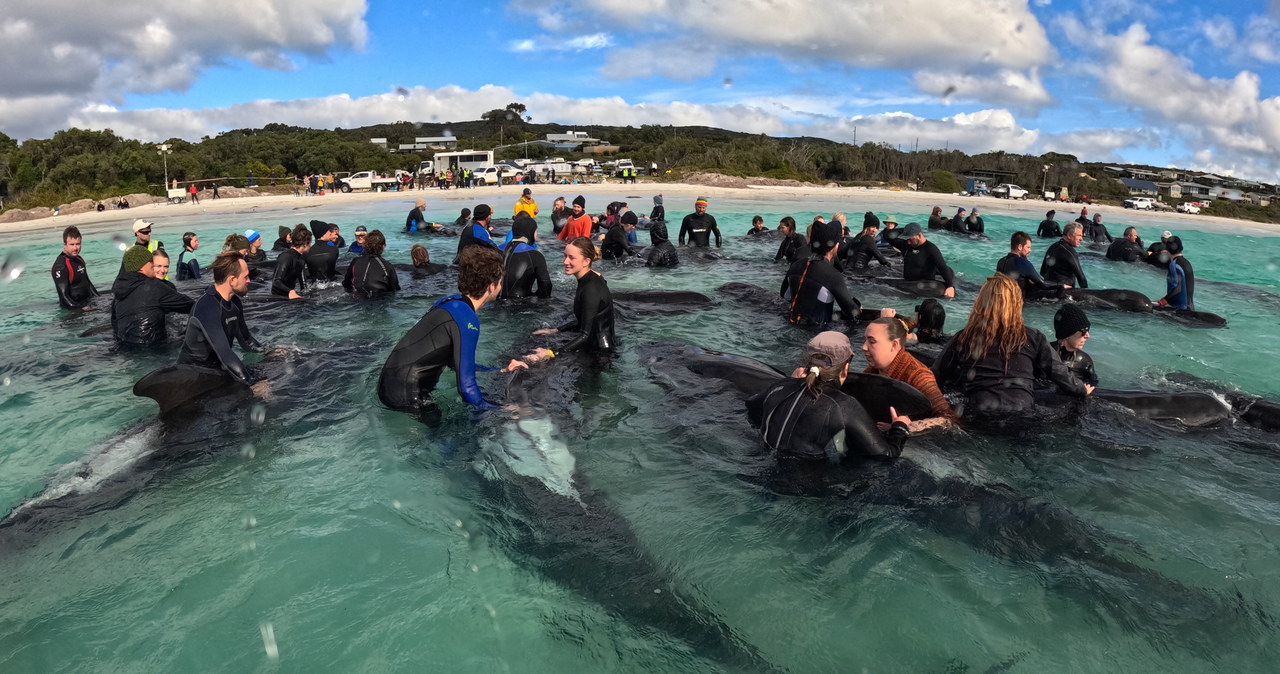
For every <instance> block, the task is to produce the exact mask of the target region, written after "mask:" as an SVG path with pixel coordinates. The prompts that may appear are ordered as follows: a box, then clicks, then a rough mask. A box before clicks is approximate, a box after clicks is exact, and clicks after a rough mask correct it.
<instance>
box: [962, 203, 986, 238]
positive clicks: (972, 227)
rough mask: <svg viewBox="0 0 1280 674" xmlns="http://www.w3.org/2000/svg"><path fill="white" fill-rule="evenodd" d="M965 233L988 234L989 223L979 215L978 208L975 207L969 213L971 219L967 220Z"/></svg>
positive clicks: (965, 221)
mask: <svg viewBox="0 0 1280 674" xmlns="http://www.w3.org/2000/svg"><path fill="white" fill-rule="evenodd" d="M964 231H966V232H968V233H969V234H986V232H987V223H986V221H985V220H983V219H982V216H981V215H978V209H977V207H974V209H973V210H972V211H970V212H969V217H967V218H965V220H964Z"/></svg>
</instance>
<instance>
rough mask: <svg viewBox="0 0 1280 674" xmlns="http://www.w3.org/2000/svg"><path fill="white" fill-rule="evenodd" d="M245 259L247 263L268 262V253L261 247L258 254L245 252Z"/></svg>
mask: <svg viewBox="0 0 1280 674" xmlns="http://www.w3.org/2000/svg"><path fill="white" fill-rule="evenodd" d="M250 250H252V249H250ZM244 259H245V262H266V261H267V251H265V250H263V249H262V248H261V247H259V248H258V252H256V253H253V252H250V251H249V250H246V251H245V252H244Z"/></svg>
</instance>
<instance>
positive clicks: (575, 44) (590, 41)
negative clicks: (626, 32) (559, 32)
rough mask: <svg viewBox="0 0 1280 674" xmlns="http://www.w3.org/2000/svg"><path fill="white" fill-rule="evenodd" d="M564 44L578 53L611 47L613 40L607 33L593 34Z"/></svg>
mask: <svg viewBox="0 0 1280 674" xmlns="http://www.w3.org/2000/svg"><path fill="white" fill-rule="evenodd" d="M564 44H565V46H566V47H568V48H570V49H577V50H579V51H581V50H585V49H604V48H605V47H609V46H612V45H613V39H612V38H610V37H609V34H608V33H593V34H591V35H579V36H578V37H575V38H571V39H570V40H569V41H568V42H565V43H564Z"/></svg>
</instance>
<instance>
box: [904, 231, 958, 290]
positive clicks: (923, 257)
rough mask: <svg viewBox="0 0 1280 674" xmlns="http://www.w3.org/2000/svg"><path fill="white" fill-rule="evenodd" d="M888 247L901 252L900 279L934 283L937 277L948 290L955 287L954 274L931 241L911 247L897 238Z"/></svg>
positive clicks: (905, 241)
mask: <svg viewBox="0 0 1280 674" xmlns="http://www.w3.org/2000/svg"><path fill="white" fill-rule="evenodd" d="M889 243H890V245H892V246H893V247H894V248H897V249H898V250H899V251H901V252H902V278H904V279H906V280H908V281H934V280H937V279H938V278H939V277H941V278H942V282H943V283H944V284H945V285H946V287H948V288H954V287H955V286H956V274H955V272H954V271H952V270H951V267H948V266H947V262H946V260H944V259H942V251H940V250H938V246H937V245H936V244H934V243H933V242H932V241H925V242H924V243H922V244H920V245H919V246H912V245H911V244H909V243H907V240H906V239H904V238H902V237H898V238H896V239H892V240H890V242H889Z"/></svg>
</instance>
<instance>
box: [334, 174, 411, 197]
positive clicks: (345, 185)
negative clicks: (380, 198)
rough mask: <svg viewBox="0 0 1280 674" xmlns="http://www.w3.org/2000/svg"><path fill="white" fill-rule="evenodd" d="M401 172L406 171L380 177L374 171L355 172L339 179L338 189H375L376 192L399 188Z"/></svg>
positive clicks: (346, 190)
mask: <svg viewBox="0 0 1280 674" xmlns="http://www.w3.org/2000/svg"><path fill="white" fill-rule="evenodd" d="M401 173H404V171H396V174H395V176H393V177H391V178H379V177H377V175H378V174H376V173H374V172H373V171H361V172H359V173H353V174H351V176H350V177H347V178H343V179H341V180H339V181H338V189H340V190H342V191H343V192H350V191H351V190H373V191H374V192H383V191H387V190H398V189H400V174H401Z"/></svg>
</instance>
